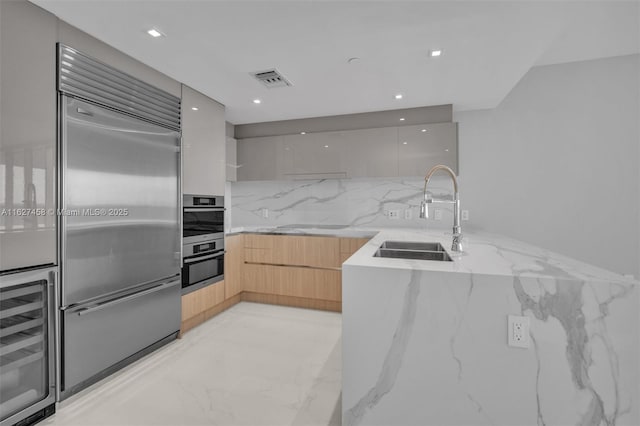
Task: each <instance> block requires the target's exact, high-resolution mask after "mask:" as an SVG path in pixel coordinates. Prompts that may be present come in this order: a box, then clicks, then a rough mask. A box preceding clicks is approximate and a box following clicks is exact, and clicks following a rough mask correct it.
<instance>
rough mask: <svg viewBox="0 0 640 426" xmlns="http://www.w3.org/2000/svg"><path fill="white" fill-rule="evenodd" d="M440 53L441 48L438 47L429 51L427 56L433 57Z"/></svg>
mask: <svg viewBox="0 0 640 426" xmlns="http://www.w3.org/2000/svg"><path fill="white" fill-rule="evenodd" d="M440 55H442V50H440V49H434V50H430V51H429V56H431V57H432V58H435V57H437V56H440Z"/></svg>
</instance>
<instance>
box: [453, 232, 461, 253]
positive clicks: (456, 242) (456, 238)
mask: <svg viewBox="0 0 640 426" xmlns="http://www.w3.org/2000/svg"><path fill="white" fill-rule="evenodd" d="M451 251H454V252H457V253H462V251H463V250H462V234H459V233H458V234H453V241H452V243H451Z"/></svg>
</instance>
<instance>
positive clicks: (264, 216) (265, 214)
mask: <svg viewBox="0 0 640 426" xmlns="http://www.w3.org/2000/svg"><path fill="white" fill-rule="evenodd" d="M262 217H263V218H265V219H268V218H269V209H267V208H264V209H262Z"/></svg>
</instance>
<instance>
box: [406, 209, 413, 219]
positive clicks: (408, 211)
mask: <svg viewBox="0 0 640 426" xmlns="http://www.w3.org/2000/svg"><path fill="white" fill-rule="evenodd" d="M412 217H413V212H412V211H411V209H406V210H405V211H404V218H405V220H411V218H412Z"/></svg>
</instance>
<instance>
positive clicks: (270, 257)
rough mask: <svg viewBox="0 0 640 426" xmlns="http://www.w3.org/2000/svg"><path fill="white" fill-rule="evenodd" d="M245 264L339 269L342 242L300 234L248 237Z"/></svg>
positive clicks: (251, 235) (246, 239)
mask: <svg viewBox="0 0 640 426" xmlns="http://www.w3.org/2000/svg"><path fill="white" fill-rule="evenodd" d="M244 247H245V261H246V262H250V263H271V264H275V265H295V266H312V267H317V268H339V267H340V265H341V264H342V262H341V261H340V239H339V238H335V237H315V236H314V237H308V236H299V235H256V234H248V235H245V244H244Z"/></svg>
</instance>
